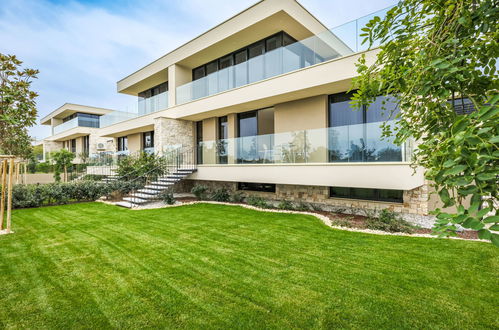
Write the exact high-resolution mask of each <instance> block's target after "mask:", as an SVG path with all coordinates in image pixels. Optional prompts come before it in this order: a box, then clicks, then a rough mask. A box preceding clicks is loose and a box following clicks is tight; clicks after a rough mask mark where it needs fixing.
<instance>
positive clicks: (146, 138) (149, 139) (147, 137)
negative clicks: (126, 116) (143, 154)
mask: <svg viewBox="0 0 499 330" xmlns="http://www.w3.org/2000/svg"><path fill="white" fill-rule="evenodd" d="M151 148H154V131H150V132H144V133H142V150H145V149H151Z"/></svg>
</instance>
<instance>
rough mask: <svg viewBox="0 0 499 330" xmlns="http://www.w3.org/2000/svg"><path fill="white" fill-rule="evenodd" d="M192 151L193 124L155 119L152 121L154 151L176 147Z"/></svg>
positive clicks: (187, 121)
mask: <svg viewBox="0 0 499 330" xmlns="http://www.w3.org/2000/svg"><path fill="white" fill-rule="evenodd" d="M178 145H181V146H183V147H187V148H190V149H191V150H194V122H192V121H189V120H180V119H171V118H162V117H161V118H157V119H155V121H154V150H156V151H157V152H162V151H163V148H164V147H168V146H178Z"/></svg>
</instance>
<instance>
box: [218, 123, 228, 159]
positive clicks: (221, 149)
mask: <svg viewBox="0 0 499 330" xmlns="http://www.w3.org/2000/svg"><path fill="white" fill-rule="evenodd" d="M228 124H229V123H228V121H227V116H223V117H220V118H218V141H217V154H218V163H219V164H227V162H228V150H227V147H228V143H227V142H228V141H227V139H228V138H229V126H228Z"/></svg>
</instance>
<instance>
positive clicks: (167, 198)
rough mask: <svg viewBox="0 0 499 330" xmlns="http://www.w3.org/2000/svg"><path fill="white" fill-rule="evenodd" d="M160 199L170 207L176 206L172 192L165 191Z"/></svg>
mask: <svg viewBox="0 0 499 330" xmlns="http://www.w3.org/2000/svg"><path fill="white" fill-rule="evenodd" d="M160 198H161V200H162V201H163V202H165V203H166V204H168V205H173V204H175V197H173V192H172V191H170V190H163V191H162V192H161V194H160Z"/></svg>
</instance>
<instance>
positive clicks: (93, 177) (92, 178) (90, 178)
mask: <svg viewBox="0 0 499 330" xmlns="http://www.w3.org/2000/svg"><path fill="white" fill-rule="evenodd" d="M106 176H107V175H101V174H86V175H85V176H84V177H83V180H85V181H102V179H104V178H105V177H106Z"/></svg>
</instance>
